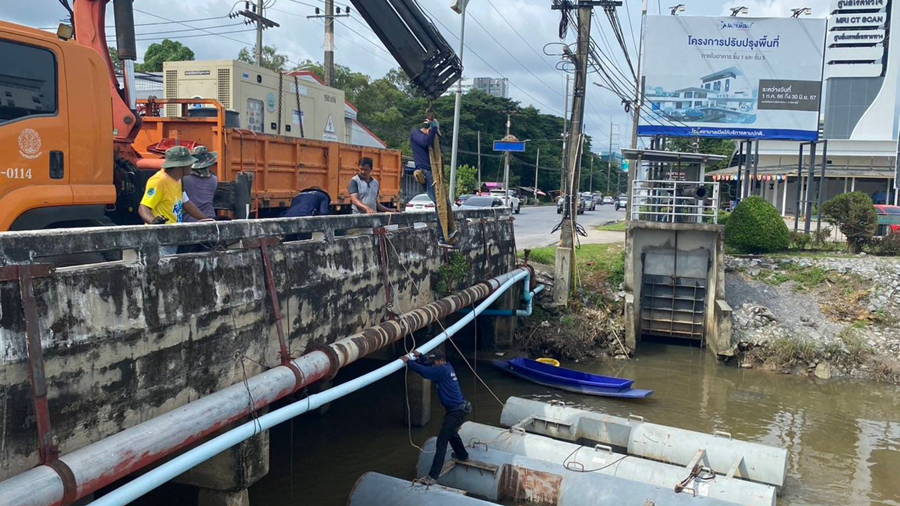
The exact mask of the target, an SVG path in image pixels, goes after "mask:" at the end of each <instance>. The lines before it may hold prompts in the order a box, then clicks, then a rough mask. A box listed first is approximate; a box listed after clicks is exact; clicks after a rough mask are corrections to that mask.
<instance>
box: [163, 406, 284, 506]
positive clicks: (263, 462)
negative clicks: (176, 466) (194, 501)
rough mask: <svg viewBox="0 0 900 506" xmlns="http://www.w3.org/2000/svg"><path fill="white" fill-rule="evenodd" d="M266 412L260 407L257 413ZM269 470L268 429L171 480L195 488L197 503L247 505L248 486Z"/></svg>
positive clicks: (211, 505)
mask: <svg viewBox="0 0 900 506" xmlns="http://www.w3.org/2000/svg"><path fill="white" fill-rule="evenodd" d="M265 411H267V410H261V411H260V414H262V413H264V412H265ZM248 420H250V418H245V419H243V420H241V421H239V422H237V423H235V424H234V425H232V426H229V427H228V428H227V429H223V430H222V431H221V432H225V430H228V429H231V428H233V427H235V426H237V425H240V424H242V423H245V422H247V421H248ZM221 432H220V433H221ZM217 434H218V433H217ZM268 472H269V431H263V432H262V433H260V434H257V435H256V436H254V437H252V438H250V439H248V440H246V441H244V442H243V443H241V444H239V445H236V446H233V447H231V448H229V449H228V450H225V451H224V452H222V453H220V454H218V455H216V456H215V457H213V458H211V459H209V460H207V461H206V462H204V463H203V464H200V465H199V466H197V467H195V468H193V469H191V470H190V471H188V472H186V473H184V474H182V475H181V476H179V477H177V478H175V480H173V481H175V482H177V483H183V484H185V485H193V486H195V487H198V488H199V489H200V491H199V496H198V499H199V502H198V504H199V506H249V504H250V499H249V496H248V494H247V489H248V488H250V485H253V484H254V483H256V482H257V481H259V480H260V478H262V477H263V476H265V475H266V474H267V473H268Z"/></svg>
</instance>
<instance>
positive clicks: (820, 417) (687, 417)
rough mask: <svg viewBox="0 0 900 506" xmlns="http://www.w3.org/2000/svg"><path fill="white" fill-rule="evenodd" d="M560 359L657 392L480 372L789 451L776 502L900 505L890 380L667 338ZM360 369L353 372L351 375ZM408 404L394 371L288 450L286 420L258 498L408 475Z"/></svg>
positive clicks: (315, 493)
mask: <svg viewBox="0 0 900 506" xmlns="http://www.w3.org/2000/svg"><path fill="white" fill-rule="evenodd" d="M377 365H379V364H375V363H370V364H365V365H364V367H369V368H374V367H376V366H377ZM455 365H456V366H457V372H458V374H459V377H460V381H461V383H462V386H463V390H464V393H465V394H466V396H467V397H469V398H470V399H474V401H475V406H476V408H475V413H474V416H475V419H476V420H477V421H479V422H482V423H488V424H493V425H496V424H497V422H498V420H499V416H500V406H499V405H498V404H497V402H496V401H495V400H494V399H493V397H492V396H491V395H490V394H489V393H488V392H487V391H486V390H485V389H484V387H482V386H480V385H476V384H475V379H474V377H473V375H472V374H471V373H470V372H469V371H468V370H464V368H465V365H464V364H462V362H455ZM564 365H567V366H570V367H573V368H577V369H581V370H585V371H589V372H596V373H600V374H608V375H618V376H623V377H628V378H634V379H635V380H636V381H635V385H636V386H637V387H639V388H650V389H653V390H655V391H656V393H655V395H654V397H652V398H650V399H647V400H645V401H640V402H634V401H630V402H629V401H625V400H615V399H601V398H594V397H584V396H579V395H576V394H569V393H566V392H560V391H556V390H550V389H547V388H544V387H540V386H538V385H532V384H530V383H526V382H523V381H520V380H517V379H513V378H511V377H509V376H506V375H504V374H502V373H500V372H499V371H496V370H494V369H492V368H490V367H489V366H487V364H486V363H484V362H483V361H480V362H479V364H478V371H479V374H480V375H481V376H482V377H483V378H484V379H485V381H486V382H487V383H488V385H490V386H491V388H492V389H493V390H494V391H495V392H496V394H497V395H498V396H499V397H500V398H501V399H505V398H506V397H508V396H510V395H518V396H523V397H537V396H540V397H542V398H544V399H548V398H550V397H548V396H552V397H553V398H560V399H564V400H566V401H568V402H574V403H581V404H583V405H585V406H589V407H591V408H592V409H598V410H601V411H604V412H606V413H610V414H614V415H619V416H628V415H629V414H636V415H640V416H643V417H644V418H645V419H647V420H649V421H653V422H656V423H661V424H666V425H672V426H676V427H681V428H685V429H691V430H697V431H702V432H707V433H711V432H713V431H716V430H721V431H725V432H730V433H731V434H732V435H733V437H734V438H737V439H744V440H748V441H758V442H762V443H766V444H772V445H777V446H781V447H785V448H787V449H788V451H789V457H790V458H789V469H788V481H787V485H786V487H785V490H784V494H783V496H782V497H781V498H780V499H779V504H783V505H792V506H799V505H819V504H821V505H841V506H846V505H858V504H859V505H863V504H883V505H898V506H900V453H898V449H900V421H898V418H900V417H898V413H900V411H898V408H900V406H898V404H900V400H898V394H897V390H896V389H895V388H894V387H891V386H887V385H879V384H873V383H863V382H851V381H838V380H832V381H820V380H815V379H810V378H803V377H796V376H787V375H782V374H778V373H770V372H764V371H757V370H747V369H737V368H733V367H724V366H721V365H717V364H716V361H715V359H713V358H712V357H710V356H709V355H708V354H707V352H706V351H704V350H699V349H696V348H687V347H680V346H672V345H661V344H644V345H642V348H641V349H640V356H639V357H638V358H636V359H634V360H631V361H628V362H618V361H612V362H605V363H581V364H564ZM361 372H364V369H363V368H356V369H354V370H352V371H348V373H349V374H347V377H352V375H356V374H360V373H361ZM341 376H344V374H342V375H341ZM339 379H340V378H339ZM436 400H437V399H436V397H435V403H434V404H435V405H434V411H433V416H432V421H431V423H430V424H429V426H428V427H425V428H413V429H412V431H411V433H410V434H409V436H411V437H412V439H413V441H414V442H415V443H417V444H421V443H422V442H424V440H425V439H426V438H427V437H430V436H432V435H434V434H436V433H437V430H438V426H439V424H440V420H441V416H442V413H441V411H440V409H441V408H440V407H439V406H438V405H437V402H436ZM403 410H404V397H403V377H402V375H399V374H398V375H395V376H393V377H391V378H389V379H387V380H385V381H384V382H382V383H381V384H378V385H375V386H373V387H370V388H369V389H367V390H364V391H362V392H358V393H356V394H355V395H352V396H350V397H348V398H345V399H343V400H341V401H339V402H337V403H335V404H334V405H333V406H332V408H331V412H330V413H329V414H328V415H327V416H325V417H320V418H316V417H312V416H308V417H302V418H300V419H297V420H296V421H295V422H294V426H293V440H294V444H293V450H291V445H290V444H289V439H290V426H289V425H288V424H284V425H283V426H281V427H279V428H277V429H275V430H274V431H273V435H272V466H271V471H270V473H269V475H268V476H267V477H266V478H264V479H263V480H262V481H260V482H259V483H258V484H257V485H255V486H254V487H253V488H252V489H251V502H253V503H256V504H268V505H272V506H282V505H283V506H289V505H290V506H296V505H301V504H302V505H316V506H331V505H334V506H338V505H344V504H346V501H347V496H348V494H349V492H350V489H351V487H352V486H353V483H354V482H355V481H356V479H357V478H358V477H359V476H360V475H362V474H363V473H364V472H366V471H372V470H374V471H379V472H382V473H385V474H390V475H394V476H398V477H401V478H411V477H412V472H413V467H414V465H415V462H416V458H417V457H418V450H416V449H415V448H413V447H412V446H411V445H410V442H409V436H408V434H407V428H406V424H405V422H404V421H403V412H404V411H403ZM291 454H293V473H291V472H290V468H291V465H290V462H291V460H292V459H291ZM291 489H293V494H291ZM301 490H302V495H301V493H300V491H301ZM291 495H293V501H291V500H290V497H291Z"/></svg>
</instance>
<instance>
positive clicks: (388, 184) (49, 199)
mask: <svg viewBox="0 0 900 506" xmlns="http://www.w3.org/2000/svg"><path fill="white" fill-rule="evenodd" d="M109 1H110V0H79V1H77V2H74V12H73V19H74V23H75V26H74V35H75V38H74V39H72V37H71V35H72V34H71V33H66V28H67V27H65V26H64V25H61V28H60V32H58V33H57V34H53V33H48V32H45V31H41V30H36V29H33V28H28V27H24V26H19V25H15V24H11V23H6V22H2V21H0V231H6V230H34V229H45V228H59V227H73V226H75V227H77V226H97V225H111V224H116V223H119V224H124V223H139V219H138V217H137V206H138V204H139V202H140V199H141V196H142V194H143V190H144V183H145V182H146V180H147V178H149V176H150V175H152V174H153V172H154V171H156V170H158V169H159V167H160V165H161V162H162V154H161V153H162V152H163V151H161V150H162V148H164V147H166V146H168V145H174V144H184V145H194V144H200V145H204V146H207V147H208V148H209V149H210V150H214V151H218V152H219V157H220V163H219V165H218V168H217V171H218V174H217V176H218V177H219V181H220V184H221V188H220V190H221V191H219V192H217V200H216V202H217V207H218V208H220V209H221V210H222V212H221V214H222V215H223V217H245V216H249V217H261V218H263V217H271V216H278V215H279V214H280V213H281V212H282V211H283V209H284V208H285V207H287V206H288V205H289V203H290V201H291V199H292V198H293V197H294V196H296V194H297V193H298V192H299V191H300V190H301V189H304V188H307V187H311V186H319V187H321V188H323V189H325V190H327V191H328V193H329V194H330V196H331V198H332V202H333V203H334V204H335V208H336V210H338V211H346V208H347V206H348V204H349V195H348V194H347V186H348V183H349V180H350V178H351V177H353V175H354V174H355V173H356V167H357V166H358V163H359V160H360V158H361V157H366V156H367V157H371V158H372V159H373V161H374V168H375V171H374V175H375V177H376V178H378V179H379V180H380V183H381V197H382V200H383V202H384V203H385V205H396V204H397V203H398V201H399V197H400V182H401V174H402V170H403V167H402V162H401V155H400V152H399V151H394V150H385V149H374V148H368V147H361V146H352V145H347V144H341V143H337V142H323V141H315V140H308V139H297V138H288V137H281V136H275V135H266V134H257V133H254V132H251V131H249V130H241V129H236V128H229V127H227V126H226V123H225V112H224V109H223V108H222V106H221V104H219V103H218V102H215V101H208V100H197V99H193V100H190V103H193V104H196V103H198V102H202V103H205V105H206V106H210V107H215V108H216V109H217V110H218V114H217V116H215V117H212V118H193V117H191V118H189V117H186V116H187V114H183V116H185V117H153V116H152V113H153V109H154V108H153V104H146V105H145V106H144V107H143V110H144V111H147V114H148V115H144V116H141V115H138V114H137V110H138V106H137V105H138V104H137V103H136V100H135V99H134V96H133V90H134V86H133V82H134V70H133V69H134V59H135V57H136V49H135V47H134V30H133V26H134V22H133V13H132V10H131V9H132V8H131V1H130V0H122V1H120V0H116V1H115V3H114V5H113V11H114V14H115V18H116V19H115V21H116V26H117V27H121V29H117V45H118V48H119V56H120V58H121V59H122V64H123V77H124V81H125V86H124V87H122V88H120V86H119V83H118V80H117V78H116V74H115V70H114V67H113V65H112V63H111V61H110V58H109V52H108V48H107V44H106V35H105V30H104V27H105V15H106V4H107V3H108V2H109ZM70 30H71V29H70ZM129 32H130V33H129ZM159 102H160V103H172V102H175V103H181V104H186V103H187V102H188V101H184V100H181V101H179V100H175V101H172V100H170V101H165V100H160V101H159Z"/></svg>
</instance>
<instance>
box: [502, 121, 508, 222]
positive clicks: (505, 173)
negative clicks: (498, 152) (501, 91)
mask: <svg viewBox="0 0 900 506" xmlns="http://www.w3.org/2000/svg"><path fill="white" fill-rule="evenodd" d="M509 118H510V113H509V112H507V113H506V137H504V139H508V138H509ZM509 202H510V200H509V151H507V152H506V158H505V159H504V163H503V203H504V204H505V205H506V206H509Z"/></svg>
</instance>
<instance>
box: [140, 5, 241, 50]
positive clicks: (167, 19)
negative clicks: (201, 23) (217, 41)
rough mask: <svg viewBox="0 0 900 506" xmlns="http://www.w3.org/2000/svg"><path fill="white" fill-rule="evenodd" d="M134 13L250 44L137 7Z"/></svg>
mask: <svg viewBox="0 0 900 506" xmlns="http://www.w3.org/2000/svg"><path fill="white" fill-rule="evenodd" d="M134 11H135V12H140V13H141V14H146V15H147V16H152V17H154V18H158V19H162V20H164V21H168V22H170V23H177V24H179V25H182V26H186V27H188V28H192V29H194V30H200V31H201V32H206V33H208V34H210V35H215V36H218V37H222V38H223V39H227V40H230V41H233V42H239V43H241V44H243V45H245V46H246V45H247V44H248V43H247V42H245V41H243V40H238V39H235V38H232V37H229V36H227V35H223V34H221V33H215V32H210V31H209V30H207V29H205V28H199V27H196V26H191V25H189V24H187V23H185V22H183V21H175V20H173V19H169V18H166V17H163V16H160V15H159V14H153V13H150V12H147V11H142V10H140V9H138V8H137V7H135V8H134Z"/></svg>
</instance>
